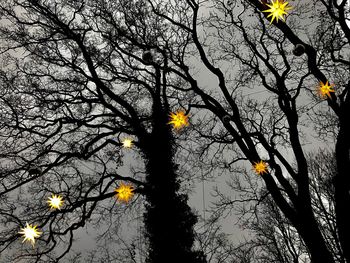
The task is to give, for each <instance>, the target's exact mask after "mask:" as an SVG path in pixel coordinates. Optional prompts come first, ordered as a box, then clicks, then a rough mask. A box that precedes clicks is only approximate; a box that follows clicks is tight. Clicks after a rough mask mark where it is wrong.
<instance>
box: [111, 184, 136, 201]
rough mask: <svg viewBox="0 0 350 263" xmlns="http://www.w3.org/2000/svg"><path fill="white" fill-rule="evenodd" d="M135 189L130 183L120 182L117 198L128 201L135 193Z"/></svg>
mask: <svg viewBox="0 0 350 263" xmlns="http://www.w3.org/2000/svg"><path fill="white" fill-rule="evenodd" d="M133 190H134V188H133V187H132V185H130V184H123V183H122V184H120V186H119V187H118V188H116V189H115V191H116V192H117V194H116V196H117V199H118V200H120V201H121V202H125V203H127V202H128V201H129V200H130V199H131V198H132V197H133V195H134V193H133Z"/></svg>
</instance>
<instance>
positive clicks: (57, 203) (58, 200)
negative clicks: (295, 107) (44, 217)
mask: <svg viewBox="0 0 350 263" xmlns="http://www.w3.org/2000/svg"><path fill="white" fill-rule="evenodd" d="M47 203H48V204H49V206H50V208H51V209H58V210H60V209H61V206H62V205H63V198H62V196H60V195H54V194H52V196H51V197H49V200H48V201H47Z"/></svg>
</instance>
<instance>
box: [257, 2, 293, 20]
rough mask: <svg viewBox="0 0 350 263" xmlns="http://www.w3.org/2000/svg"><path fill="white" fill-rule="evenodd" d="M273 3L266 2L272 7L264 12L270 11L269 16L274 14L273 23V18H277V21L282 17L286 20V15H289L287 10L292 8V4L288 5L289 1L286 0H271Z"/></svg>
mask: <svg viewBox="0 0 350 263" xmlns="http://www.w3.org/2000/svg"><path fill="white" fill-rule="evenodd" d="M271 3H272V4H266V5H267V6H268V7H270V9H267V10H264V11H263V12H267V13H270V14H269V15H268V16H267V18H269V17H271V16H272V19H271V23H270V24H272V22H273V20H275V19H276V22H278V19H279V18H280V19H282V20H283V21H285V18H284V16H285V15H288V13H287V12H286V11H288V10H290V9H292V7H291V6H288V4H289V3H288V2H284V0H276V2H274V1H273V0H271Z"/></svg>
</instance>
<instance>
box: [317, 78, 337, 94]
mask: <svg viewBox="0 0 350 263" xmlns="http://www.w3.org/2000/svg"><path fill="white" fill-rule="evenodd" d="M332 86H334V85H329V84H328V80H327V81H326V83H323V82H322V81H321V82H320V85H319V86H318V93H319V94H320V96H321V97H322V98H327V97H329V98H330V97H331V92H334V89H333V87H332Z"/></svg>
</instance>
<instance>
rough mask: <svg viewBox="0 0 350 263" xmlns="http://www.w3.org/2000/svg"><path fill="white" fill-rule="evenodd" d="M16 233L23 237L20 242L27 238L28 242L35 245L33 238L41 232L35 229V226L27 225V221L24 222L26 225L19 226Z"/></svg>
mask: <svg viewBox="0 0 350 263" xmlns="http://www.w3.org/2000/svg"><path fill="white" fill-rule="evenodd" d="M18 233H19V234H22V235H23V237H24V240H23V241H22V243H23V242H24V241H26V240H28V241H29V242H31V243H32V245H33V247H34V245H35V238H38V237H40V235H41V234H42V232H39V231H38V230H37V226H32V225H29V224H28V223H26V227H25V228H21V231H20V232H18Z"/></svg>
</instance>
